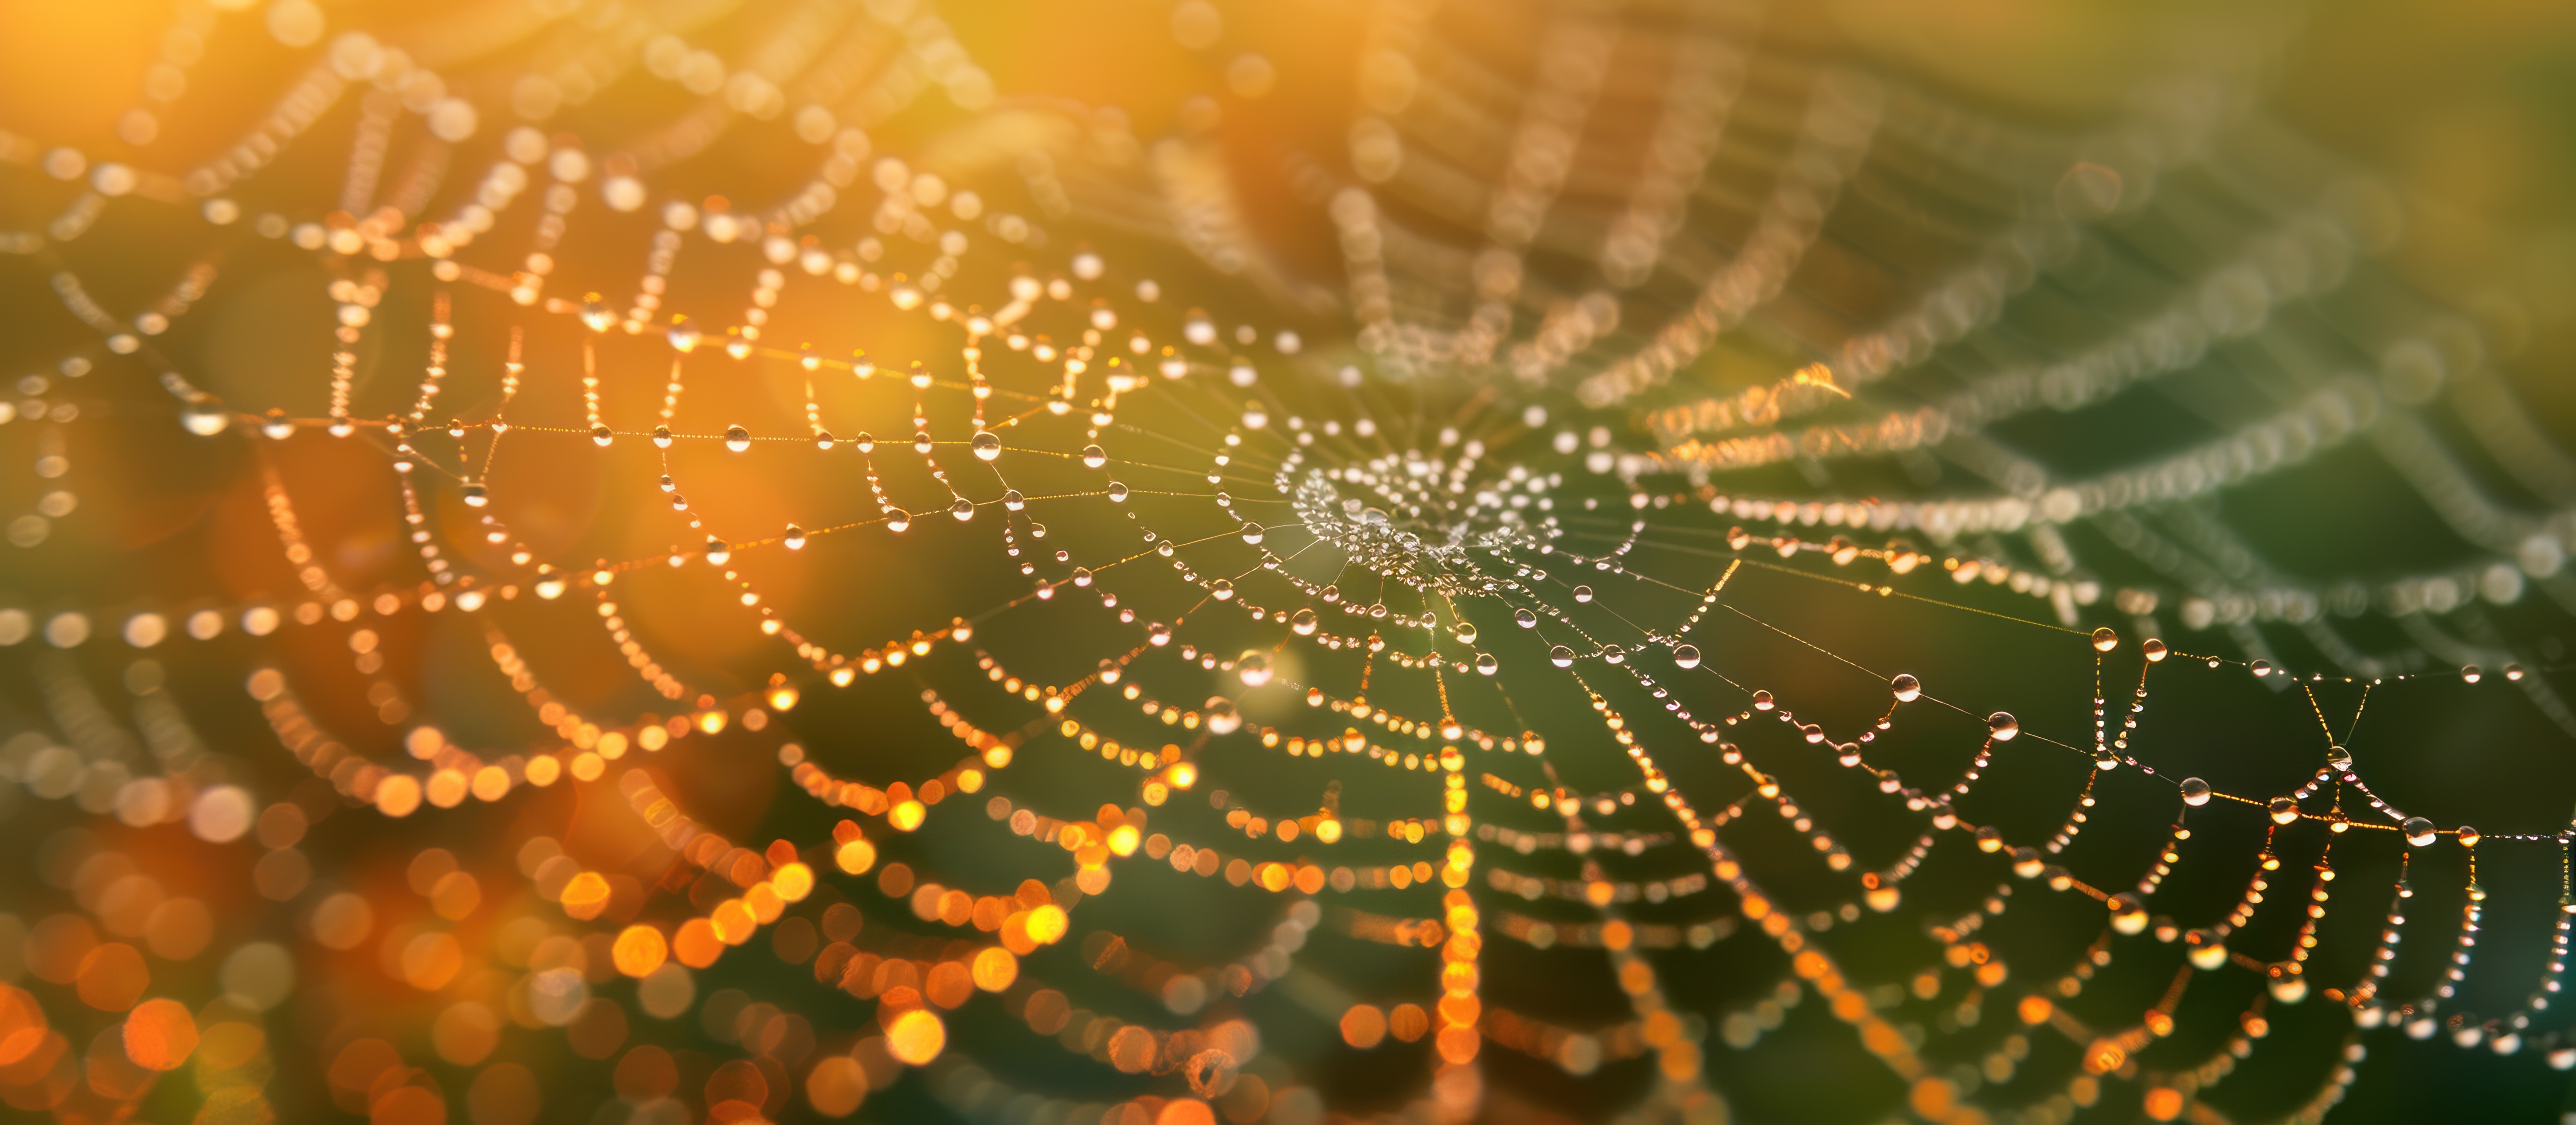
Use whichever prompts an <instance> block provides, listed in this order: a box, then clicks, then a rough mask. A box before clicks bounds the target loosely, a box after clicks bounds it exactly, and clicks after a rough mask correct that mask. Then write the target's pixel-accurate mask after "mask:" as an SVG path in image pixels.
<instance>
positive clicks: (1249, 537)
mask: <svg viewBox="0 0 2576 1125" xmlns="http://www.w3.org/2000/svg"><path fill="white" fill-rule="evenodd" d="M1261 534H1262V527H1261V525H1260V524H1257V523H1247V524H1244V525H1243V541H1244V542H1246V543H1259V542H1261Z"/></svg>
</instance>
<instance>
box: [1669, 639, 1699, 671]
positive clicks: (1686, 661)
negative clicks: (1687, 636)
mask: <svg viewBox="0 0 2576 1125" xmlns="http://www.w3.org/2000/svg"><path fill="white" fill-rule="evenodd" d="M1673 667H1675V668H1697V667H1699V646H1698V645H1676V646H1674V648H1673Z"/></svg>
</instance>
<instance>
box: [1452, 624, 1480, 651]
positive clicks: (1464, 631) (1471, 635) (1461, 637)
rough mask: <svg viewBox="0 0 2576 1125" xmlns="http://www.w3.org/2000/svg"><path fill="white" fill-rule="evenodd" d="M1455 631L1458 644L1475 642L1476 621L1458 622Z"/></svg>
mask: <svg viewBox="0 0 2576 1125" xmlns="http://www.w3.org/2000/svg"><path fill="white" fill-rule="evenodd" d="M1455 633H1456V635H1457V637H1458V643H1459V644H1462V645H1472V644H1474V643H1476V623H1475V622H1473V621H1461V622H1459V623H1458V628H1457V629H1456V630H1455Z"/></svg>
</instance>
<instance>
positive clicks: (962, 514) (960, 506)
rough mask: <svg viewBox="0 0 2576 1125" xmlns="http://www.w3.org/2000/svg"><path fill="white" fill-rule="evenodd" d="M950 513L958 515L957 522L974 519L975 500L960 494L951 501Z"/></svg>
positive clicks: (949, 505)
mask: <svg viewBox="0 0 2576 1125" xmlns="http://www.w3.org/2000/svg"><path fill="white" fill-rule="evenodd" d="M948 514H949V515H952V516H955V517H957V522H959V523H964V522H966V521H968V520H971V519H974V518H975V502H974V501H972V500H969V499H967V498H965V497H963V496H960V497H958V498H957V499H955V500H952V501H950V502H949V504H948Z"/></svg>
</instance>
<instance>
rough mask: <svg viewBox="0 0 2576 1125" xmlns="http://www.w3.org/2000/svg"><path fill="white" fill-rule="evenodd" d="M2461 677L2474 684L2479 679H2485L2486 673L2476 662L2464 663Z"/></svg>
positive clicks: (2461, 666) (2461, 668) (2461, 667)
mask: <svg viewBox="0 0 2576 1125" xmlns="http://www.w3.org/2000/svg"><path fill="white" fill-rule="evenodd" d="M2460 678H2461V679H2462V680H2465V681H2467V682H2469V683H2473V684H2474V683H2476V682H2478V681H2479V680H2482V679H2485V678H2486V673H2485V672H2484V671H2482V670H2481V669H2479V667H2478V666H2477V665H2475V664H2463V665H2460Z"/></svg>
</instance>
